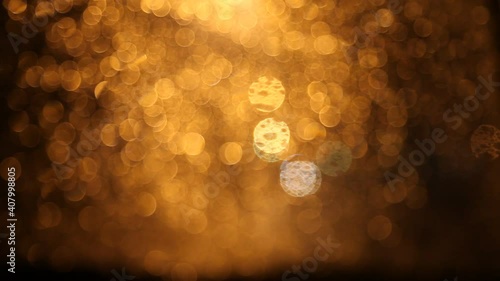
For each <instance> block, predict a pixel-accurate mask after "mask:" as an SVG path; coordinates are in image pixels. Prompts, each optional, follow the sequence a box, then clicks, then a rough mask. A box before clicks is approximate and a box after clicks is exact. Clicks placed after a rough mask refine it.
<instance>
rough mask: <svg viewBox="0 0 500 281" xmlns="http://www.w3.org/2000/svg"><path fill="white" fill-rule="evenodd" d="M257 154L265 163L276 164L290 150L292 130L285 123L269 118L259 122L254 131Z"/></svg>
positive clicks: (254, 144)
mask: <svg viewBox="0 0 500 281" xmlns="http://www.w3.org/2000/svg"><path fill="white" fill-rule="evenodd" d="M253 140H254V143H253V147H254V150H255V154H257V156H259V158H261V159H262V160H264V161H267V162H276V161H278V160H279V159H280V156H281V155H283V153H284V152H285V151H286V150H287V149H288V144H289V142H290V129H289V128H288V125H287V124H286V123H285V122H279V121H276V120H274V119H273V118H267V119H264V120H262V121H260V122H259V124H257V126H255V129H254V131H253Z"/></svg>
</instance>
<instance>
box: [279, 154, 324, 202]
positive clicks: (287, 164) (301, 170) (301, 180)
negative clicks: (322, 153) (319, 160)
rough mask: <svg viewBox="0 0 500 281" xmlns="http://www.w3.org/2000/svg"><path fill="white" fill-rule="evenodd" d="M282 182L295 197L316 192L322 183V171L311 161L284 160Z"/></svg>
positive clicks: (284, 187)
mask: <svg viewBox="0 0 500 281" xmlns="http://www.w3.org/2000/svg"><path fill="white" fill-rule="evenodd" d="M280 184H281V187H282V188H283V190H284V191H285V192H286V193H288V194H289V195H291V196H293V197H304V196H307V195H310V194H314V193H316V191H318V189H319V187H320V185H321V172H320V170H319V168H318V166H316V165H315V164H314V163H312V162H309V161H283V163H282V164H281V172H280Z"/></svg>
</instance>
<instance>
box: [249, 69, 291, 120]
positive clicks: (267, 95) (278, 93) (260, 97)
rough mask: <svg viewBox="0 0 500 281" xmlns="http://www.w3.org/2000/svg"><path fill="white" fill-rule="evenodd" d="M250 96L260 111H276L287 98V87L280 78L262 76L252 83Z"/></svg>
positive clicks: (252, 102)
mask: <svg viewBox="0 0 500 281" xmlns="http://www.w3.org/2000/svg"><path fill="white" fill-rule="evenodd" d="M248 98H249V99H250V103H251V104H252V105H253V106H255V108H256V109H257V110H258V111H262V112H271V111H275V110H276V109H278V108H279V107H280V106H281V104H282V103H283V101H284V100H285V88H284V87H283V84H281V82H280V81H279V80H278V79H276V78H274V77H266V76H261V77H259V79H258V80H257V81H255V82H253V83H252V85H250V88H249V89H248Z"/></svg>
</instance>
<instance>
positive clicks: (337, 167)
mask: <svg viewBox="0 0 500 281" xmlns="http://www.w3.org/2000/svg"><path fill="white" fill-rule="evenodd" d="M316 163H318V166H319V168H320V169H321V171H322V172H323V173H325V174H326V175H329V176H332V177H335V176H338V175H340V174H342V173H345V172H347V170H349V167H351V163H352V153H351V149H350V148H349V147H348V146H346V145H345V144H343V143H341V142H339V141H328V142H325V143H323V144H322V145H321V146H320V147H319V148H318V151H317V152H316Z"/></svg>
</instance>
